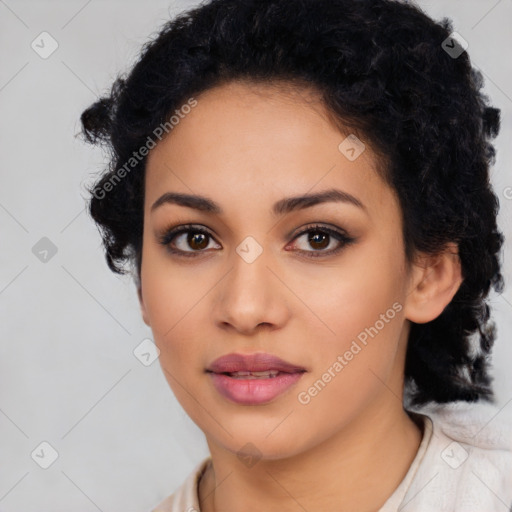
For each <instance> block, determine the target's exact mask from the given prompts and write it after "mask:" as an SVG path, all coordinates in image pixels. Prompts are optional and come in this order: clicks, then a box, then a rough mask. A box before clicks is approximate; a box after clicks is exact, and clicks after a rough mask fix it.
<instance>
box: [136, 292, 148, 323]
mask: <svg viewBox="0 0 512 512" xmlns="http://www.w3.org/2000/svg"><path fill="white" fill-rule="evenodd" d="M137 296H138V297H139V304H140V310H141V313H142V319H143V320H144V323H145V324H146V325H147V326H148V327H151V326H150V324H149V316H148V313H147V311H146V306H145V304H144V299H143V298H142V286H141V285H138V286H137Z"/></svg>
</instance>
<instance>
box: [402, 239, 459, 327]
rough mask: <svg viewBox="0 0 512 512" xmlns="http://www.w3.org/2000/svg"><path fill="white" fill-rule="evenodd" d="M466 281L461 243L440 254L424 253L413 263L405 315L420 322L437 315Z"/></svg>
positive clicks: (451, 245) (447, 247)
mask: <svg viewBox="0 0 512 512" xmlns="http://www.w3.org/2000/svg"><path fill="white" fill-rule="evenodd" d="M462 281H463V277H462V270H461V263H460V258H459V250H458V245H457V244H456V243H453V242H450V243H449V244H448V245H447V246H446V249H445V250H444V251H443V252H441V253H439V254H437V255H425V254H420V255H419V256H418V257H417V259H416V262H415V263H414V264H413V266H412V271H411V275H410V280H409V283H410V285H409V289H408V292H407V296H406V299H405V307H404V315H405V317H406V318H407V319H408V320H411V321H412V322H415V323H417V324H423V323H426V322H430V321H431V320H434V319H435V318H437V317H438V316H439V315H440V314H441V313H442V312H443V310H444V308H445V307H446V306H447V305H448V304H449V303H450V301H451V300H452V298H453V296H454V295H455V294H456V293H457V290H458V289H459V287H460V285H461V283H462Z"/></svg>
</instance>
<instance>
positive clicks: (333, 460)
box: [138, 82, 462, 512]
mask: <svg viewBox="0 0 512 512" xmlns="http://www.w3.org/2000/svg"><path fill="white" fill-rule="evenodd" d="M196 99H197V101H198V104H197V106H195V107H194V108H193V109H192V111H191V112H190V113H189V114H188V115H187V116H185V117H184V118H183V119H182V120H181V121H180V123H179V124H178V125H177V126H175V127H174V129H173V130H172V131H171V132H170V133H169V135H168V136H167V137H166V138H164V139H163V140H162V141H161V142H159V143H158V144H157V146H156V147H155V148H154V149H152V150H151V152H150V154H149V156H148V160H147V166H146V191H145V207H144V208H145V212H144V217H145V219H144V237H143V257H142V268H141V287H140V288H139V290H138V293H139V300H140V304H141V311H142V316H143V319H144V322H145V323H146V324H147V325H148V326H150V327H151V329H152V332H153V335H154V339H155V343H156V344H157V346H158V348H159V349H160V364H161V367H162V369H163V371H164V374H165V377H166V379H167V381H168V383H169V385H170V387H171V388H172V390H173V392H174V393H175V395H176V397H177V399H178V401H179V402H180V403H181V405H182V406H183V408H184V410H185V411H186V412H187V414H188V415H189V416H190V417H191V419H192V420H193V421H194V422H195V423H196V424H197V425H198V426H199V428H200V429H201V430H202V431H203V432H204V434H205V436H206V440H207V443H208V446H209V449H210V452H211V456H212V465H211V466H210V467H209V468H208V470H207V471H206V473H205V474H204V476H203V478H202V479H201V481H200V485H199V498H200V503H201V510H202V511H205V512H212V511H235V510H246V511H261V510H265V511H268V512H273V511H277V510H279V511H281V512H282V511H298V510H303V509H306V510H308V511H309V512H313V511H324V512H325V511H334V510H336V511H337V512H344V511H352V512H353V511H354V510H358V511H360V512H365V511H366V512H370V511H377V510H378V509H379V508H380V507H381V506H382V505H383V504H384V502H385V501H386V500H387V498H388V497H389V496H390V495H391V494H392V493H393V491H394V490H395V489H396V487H397V486H398V485H399V483H400V482H401V480H402V479H403V478H404V476H405V474H406V473H407V470H408V469H409V467H410V465H411V463H412V461H413V459H414V457H415V455H416V453H417V451H418V447H419V444H420V442H421V436H422V432H421V430H420V428H419V427H418V425H417V424H416V423H415V422H414V421H412V419H411V418H410V417H409V415H408V414H407V413H406V412H405V411H404V410H403V407H402V389H403V371H404V361H405V351H406V345H407V337H408V333H409V328H410V321H413V322H417V323H423V322H428V321H430V320H432V319H434V318H436V317H437V316H438V315H439V314H440V313H441V312H442V311H443V309H444V307H445V306H446V305H447V304H448V303H449V302H450V300H451V299H452V297H453V296H454V295H455V293H456V291H457V289H458V287H459V286H460V283H461V281H462V278H461V271H460V262H459V259H458V257H457V247H456V246H455V245H450V246H449V247H447V249H448V250H447V251H446V252H443V253H441V254H439V255H435V256H428V255H423V254H417V258H416V259H415V261H414V262H412V263H411V264H410V265H408V264H407V262H406V259H405V253H404V242H403V238H402V223H401V212H400V207H399V203H398V199H397V197H396V195H395V193H394V191H393V190H392V189H391V188H390V187H388V186H387V185H386V183H385V182H384V181H383V180H382V179H381V178H380V176H379V174H378V160H377V158H376V156H375V154H374V153H373V152H372V150H371V148H370V146H369V144H368V143H367V142H366V150H365V151H364V152H363V153H362V154H361V155H360V156H359V157H358V158H357V159H356V160H354V161H350V160H348V159H347V158H346V157H345V155H344V154H342V153H341V151H340V150H339V149H338V145H339V144H340V143H341V142H342V141H343V140H344V138H345V137H346V134H342V133H340V130H339V129H337V128H336V127H335V126H333V125H332V124H331V123H330V122H329V121H328V118H327V116H326V114H325V111H324V110H323V107H322V105H321V104H320V103H319V102H318V101H317V100H316V99H315V96H314V94H307V91H305V90H302V91H301V92H300V94H298V93H294V92H293V90H292V89H289V88H279V87H275V86H270V85H266V86H262V85H261V84H260V85H257V86H256V85H254V84H253V85H251V84H249V83H244V82H232V83H229V84H225V85H222V86H219V87H217V88H214V89H211V90H209V91H206V92H205V93H203V94H201V95H199V96H198V97H197V98H196ZM348 133H350V132H347V134H348ZM330 188H337V189H340V190H343V191H345V192H348V193H349V194H351V195H353V196H355V197H356V198H357V199H359V200H360V201H361V203H363V205H364V206H365V209H362V208H358V207H356V206H354V205H352V204H349V203H342V202H326V203H322V204H318V205H315V206H313V207H310V208H306V209H303V210H299V211H293V212H290V213H288V214H286V215H284V216H282V217H281V216H280V217H276V216H273V215H272V214H271V207H272V205H273V204H274V202H276V201H278V200H280V199H282V198H284V197H289V196H296V195H301V194H305V193H315V192H320V191H323V190H326V189H330ZM166 192H181V193H186V194H199V195H202V196H207V197H208V198H210V199H212V200H214V201H215V202H217V203H218V204H219V205H220V206H221V208H222V209H223V210H224V212H223V213H222V214H220V215H217V214H213V213H208V212H201V211H198V210H195V209H192V208H189V207H184V206H181V205H176V204H169V203H167V204H163V205H162V206H160V207H158V208H156V209H155V210H153V211H151V205H152V204H153V203H154V202H155V201H156V200H157V199H158V198H159V197H160V196H161V195H162V194H164V193H166ZM315 223H319V224H321V225H322V226H326V227H331V228H334V229H338V230H345V231H346V232H347V233H348V235H349V236H351V237H353V238H355V241H354V242H353V243H352V244H349V245H345V246H342V244H340V242H338V241H337V240H336V239H335V238H334V237H332V236H331V237H328V240H327V242H326V243H325V245H324V246H322V245H321V244H318V243H317V244H316V245H315V244H311V243H309V242H308V235H307V234H303V235H300V236H299V237H298V238H294V237H295V236H296V234H298V233H299V232H301V231H303V230H304V229H306V228H309V227H310V226H312V225H314V224H315ZM171 224H172V226H173V227H174V226H176V225H182V224H194V225H198V226H200V227H202V228H204V229H206V230H208V231H209V232H210V233H211V234H212V238H206V241H205V242H204V245H201V241H200V243H199V244H197V243H196V245H192V246H191V245H189V244H188V243H187V236H186V235H182V236H178V237H177V238H175V239H174V241H173V244H174V246H175V247H177V248H180V249H182V250H183V251H188V252H189V253H190V252H193V251H194V250H195V251H196V253H198V251H203V252H202V253H200V254H199V255H198V256H197V257H196V258H186V257H181V258H180V257H179V256H175V255H172V254H171V253H169V251H168V250H167V248H166V247H164V246H163V245H161V244H159V243H158V235H160V234H162V232H163V231H164V230H165V229H166V227H168V226H169V225H171ZM192 231H193V228H192ZM314 233H315V231H314V230H313V233H311V234H314ZM247 236H251V237H253V238H254V239H255V240H256V241H257V242H258V243H259V245H260V246H261V248H262V249H263V252H262V254H261V255H260V256H259V257H258V258H256V260H255V261H253V262H252V263H250V264H249V263H247V262H246V261H245V260H244V259H243V258H241V257H240V256H239V255H238V253H237V252H236V248H237V247H238V246H239V244H240V243H241V242H242V241H243V240H244V239H245V238H246V237H247ZM329 240H330V241H329ZM339 246H341V247H342V249H341V251H340V252H338V253H337V254H331V255H325V256H321V257H318V258H308V257H307V256H305V255H303V254H301V253H300V252H299V251H300V250H302V251H303V252H307V251H309V253H312V252H316V253H319V252H320V253H321V252H322V251H323V253H327V252H329V250H330V249H334V248H336V247H339ZM197 247H199V249H198V248H197ZM322 247H323V248H322ZM394 303H399V304H400V305H401V306H402V308H401V310H400V311H399V312H397V313H396V315H395V316H394V318H393V319H392V320H390V321H388V322H387V323H385V327H384V328H382V329H380V330H379V332H378V334H377V335H376V336H375V337H373V338H369V340H368V343H367V345H366V346H365V347H364V348H363V349H362V350H361V351H360V352H359V353H358V354H357V355H356V356H354V358H353V359H352V360H351V361H349V362H348V364H347V365H346V366H345V367H344V368H343V370H342V371H341V372H339V373H338V374H337V375H336V377H335V378H333V379H332V380H331V381H330V382H329V383H328V384H327V385H326V386H325V387H324V388H323V389H322V390H321V392H319V393H318V394H317V395H316V396H314V397H313V398H312V399H311V401H310V402H309V403H307V404H302V403H300V402H299V401H298V398H297V395H298V393H300V392H301V391H307V390H308V388H309V387H310V386H312V385H313V384H314V383H315V381H317V380H318V379H319V378H321V377H322V374H324V373H325V372H326V371H327V369H328V368H329V367H332V365H333V363H334V362H335V361H336V360H337V357H338V355H343V354H344V353H345V352H346V351H347V350H348V349H349V348H350V345H351V343H352V341H353V340H355V339H356V338H357V335H358V334H359V333H361V331H363V330H364V329H365V327H369V326H374V325H375V323H376V321H377V320H379V318H381V317H380V315H381V314H383V313H386V311H387V310H388V309H389V308H391V307H392V305H393V304H394ZM231 352H237V353H253V352H269V353H272V354H275V355H277V356H278V357H281V358H282V359H284V360H286V361H289V362H291V363H294V364H297V365H299V366H303V367H304V368H306V370H307V372H306V373H305V374H304V375H303V376H302V377H301V380H300V381H299V383H297V384H296V385H295V386H294V387H292V388H291V389H289V390H288V391H287V392H285V393H284V394H282V395H280V396H278V397H277V398H276V399H274V400H273V401H272V402H270V403H267V404H263V405H261V404H260V405H239V404H236V403H233V402H231V401H229V400H228V399H226V398H224V397H223V396H221V395H220V394H219V393H218V392H217V391H216V390H215V388H214V386H213V385H212V382H211V379H210V377H209V375H208V374H206V373H205V369H206V368H207V366H208V365H209V364H210V363H211V362H212V361H213V360H214V359H216V358H217V357H219V356H221V355H224V354H228V353H231ZM249 442H250V443H252V445H254V446H255V447H256V448H257V450H258V451H259V452H260V454H261V458H260V459H259V460H258V462H257V463H256V464H255V465H253V466H252V467H248V466H246V465H245V464H244V463H242V462H241V461H240V460H239V458H238V457H237V452H238V451H239V450H240V449H241V448H242V447H243V446H244V445H246V443H249ZM301 507H303V508H301Z"/></svg>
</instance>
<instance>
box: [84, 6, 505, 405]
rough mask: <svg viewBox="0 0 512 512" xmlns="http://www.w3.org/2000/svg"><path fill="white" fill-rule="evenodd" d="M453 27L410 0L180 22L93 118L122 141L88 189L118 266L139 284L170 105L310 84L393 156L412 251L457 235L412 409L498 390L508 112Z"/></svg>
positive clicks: (196, 15) (215, 10)
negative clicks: (152, 151)
mask: <svg viewBox="0 0 512 512" xmlns="http://www.w3.org/2000/svg"><path fill="white" fill-rule="evenodd" d="M451 33H452V21H451V20H450V19H448V18H443V19H442V20H441V21H439V22H436V21H434V20H432V19H431V18H430V17H429V16H427V15H426V14H425V13H424V12H423V11H422V10H421V9H420V8H419V7H418V6H416V5H412V4H408V3H402V2H400V1H398V0H396V1H393V0H293V1H291V0H211V1H209V2H206V3H202V4H200V5H199V6H196V7H194V8H192V9H189V10H188V11H185V12H182V13H180V14H179V15H177V16H176V17H175V18H174V19H172V20H170V21H168V22H167V23H165V24H164V25H163V27H162V28H161V29H160V31H159V32H158V33H157V35H156V36H155V37H154V38H153V39H151V40H150V41H148V42H146V44H144V46H143V48H142V50H141V52H140V56H139V59H138V61H137V62H136V63H135V65H134V66H133V67H132V69H131V70H130V72H129V73H128V74H120V75H118V76H117V78H116V79H115V80H114V82H113V85H112V86H111V89H110V90H109V91H108V93H106V95H105V96H103V97H101V98H99V99H98V100H97V101H96V102H95V103H94V104H92V105H91V106H90V107H89V108H87V109H86V110H85V111H84V112H83V113H82V115H81V122H82V134H83V136H84V137H85V139H86V140H87V141H88V142H90V143H93V144H101V145H103V146H106V147H107V148H108V150H109V151H110V161H109V164H108V168H107V169H105V172H104V173H103V174H102V175H101V177H100V178H99V179H98V181H97V182H96V183H94V184H93V185H92V186H91V187H90V188H88V191H89V192H90V194H91V198H90V201H89V204H88V212H89V214H90V215H91V216H92V218H93V219H94V221H95V222H96V223H97V225H98V227H99V229H100V231H101V234H102V240H103V244H104V248H105V255H106V260H107V264H108V266H109V267H110V269H111V270H112V271H114V272H116V273H119V274H124V273H126V270H125V268H124V267H123V265H122V264H123V263H125V262H128V263H130V264H131V265H132V266H133V267H135V274H136V275H135V279H136V280H137V286H140V270H141V256H142V235H143V215H144V210H143V208H144V176H145V162H146V157H145V156H144V157H141V156H140V154H142V153H143V152H141V153H140V154H139V153H138V151H139V150H140V149H141V148H142V147H144V146H146V147H147V146H149V144H150V142H151V143H153V145H154V144H155V141H154V138H156V134H159V132H158V130H156V128H157V127H159V126H164V125H165V126H167V127H168V126H169V123H168V117H169V115H170V114H172V113H173V112H176V110H177V109H180V108H181V107H182V106H183V105H185V104H186V103H187V99H188V101H190V98H191V97H192V96H194V95H196V96H197V95H199V94H201V93H202V92H205V91H207V90H208V89H212V88H214V87H217V86H220V85H222V84H226V83H229V82H230V81H245V82H248V83H253V84H269V85H271V84H288V85H291V86H293V87H295V88H296V90H297V91H300V90H304V89H306V88H309V89H311V90H314V91H316V92H317V93H318V95H319V98H321V101H322V102H323V105H324V106H325V107H326V109H327V111H328V113H329V115H330V116H331V117H332V119H333V121H334V122H336V123H338V125H339V127H340V130H343V129H344V130H347V129H350V130H351V131H352V133H355V134H358V136H359V138H361V139H363V140H364V141H365V143H368V144H369V145H370V146H371V148H372V149H373V150H374V152H375V154H376V155H378V156H379V158H380V159H381V160H382V162H383V163H384V164H385V165H382V166H381V167H380V168H379V172H381V174H382V177H383V178H384V179H385V181H386V183H388V184H389V185H390V186H391V187H392V189H393V190H394V191H396V193H397V196H398V198H399V203H400V207H401V214H402V225H403V237H404V243H405V253H406V259H407V261H408V262H410V261H412V259H413V257H414V255H415V254H416V251H422V252H424V253H427V254H433V255H435V254H439V253H440V252H442V251H443V250H445V249H446V247H447V244H449V243H450V242H455V243H457V244H458V254H459V258H460V262H461V268H462V276H463V282H462V284H461V285H460V287H459V289H458V291H457V293H456V294H455V296H454V297H453V299H452V301H451V302H450V303H449V304H448V305H447V306H446V308H445V309H444V310H443V312H442V313H441V314H440V315H439V316H438V317H437V318H435V319H434V320H432V321H430V322H428V323H424V324H417V323H414V322H411V324H412V325H411V330H410V332H409V339H408V346H407V354H406V363H405V375H404V384H405V396H406V397H407V393H408V392H409V393H410V400H411V401H412V404H413V405H420V404H423V403H425V402H430V401H435V402H438V403H443V402H450V401H455V400H464V401H469V402H472V401H477V400H480V399H483V400H487V401H491V402H492V401H494V396H493V391H492V387H491V381H492V378H491V377H490V375H489V365H490V362H489V358H490V352H491V348H492V346H493V343H494V339H495V335H496V327H495V324H494V322H492V321H491V320H490V312H489V306H488V305H487V303H486V301H485V298H486V296H487V294H488V292H489V289H490V287H491V286H493V287H494V288H495V289H496V290H497V291H499V292H501V291H502V289H503V277H502V275H501V272H500V270H501V269H500V262H499V258H498V253H499V251H500V249H501V247H502V244H503V241H504V238H503V235H502V234H501V232H500V231H498V229H497V224H496V217H497V213H498V209H499V203H498V198H497V197H496V195H495V194H494V192H493V190H492V187H491V185H490V181H489V167H490V165H492V164H493V163H494V161H495V149H494V147H493V145H492V144H491V143H490V139H491V138H493V137H495V136H496V135H497V134H498V132H499V128H500V110H499V109H496V108H493V107H491V106H489V105H488V98H487V97H486V96H485V95H483V93H481V92H480V89H481V88H482V86H483V79H482V75H481V73H480V72H479V71H477V70H475V69H474V68H473V67H472V66H471V63H470V59H469V56H468V54H467V52H465V51H462V49H461V51H462V53H461V54H460V55H459V56H458V57H455V56H454V55H450V54H448V52H447V51H445V49H444V48H443V46H442V45H443V41H445V42H446V40H447V38H450V37H451ZM448 40H449V39H448ZM452 46H453V45H452ZM165 123H167V125H166V124H165ZM160 131H161V130H160ZM166 132H168V129H166ZM158 138H160V137H158ZM136 153H137V155H136V156H137V158H135V154H136ZM127 162H130V167H131V169H127ZM121 169H124V171H125V172H124V173H121V172H120V170H121ZM105 191H107V192H108V193H105Z"/></svg>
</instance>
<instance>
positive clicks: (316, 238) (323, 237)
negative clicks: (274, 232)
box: [294, 226, 355, 258]
mask: <svg viewBox="0 0 512 512" xmlns="http://www.w3.org/2000/svg"><path fill="white" fill-rule="evenodd" d="M304 235H307V239H306V243H305V244H304V245H305V246H306V247H305V248H302V249H300V248H299V249H298V251H299V252H300V253H302V254H304V255H305V256H307V257H311V258H318V257H322V256H331V255H334V254H336V253H338V252H339V251H341V250H342V249H343V248H344V247H346V246H347V245H349V244H351V243H352V242H354V241H355V238H352V237H350V236H348V235H347V234H345V233H343V232H341V231H337V230H334V229H331V228H328V227H324V226H311V227H309V228H307V229H305V230H304V231H302V232H300V233H299V234H298V235H297V236H296V237H295V238H294V241H295V240H299V239H300V238H301V237H303V236H304ZM333 239H334V240H333ZM333 241H337V242H338V244H337V247H336V244H334V245H335V248H334V249H331V250H325V249H326V248H327V247H329V246H330V245H331V242H333ZM308 247H309V248H313V250H310V249H309V248H308Z"/></svg>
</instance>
